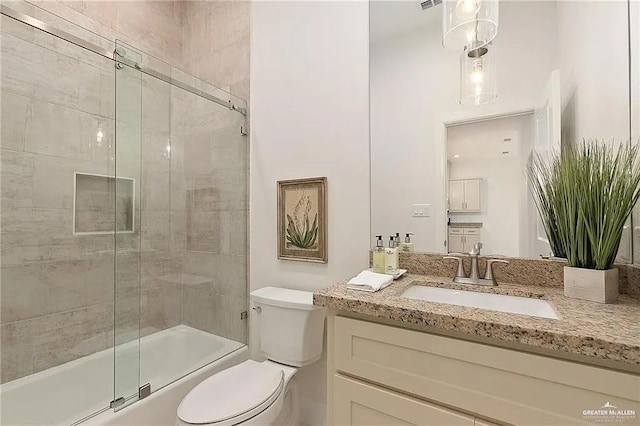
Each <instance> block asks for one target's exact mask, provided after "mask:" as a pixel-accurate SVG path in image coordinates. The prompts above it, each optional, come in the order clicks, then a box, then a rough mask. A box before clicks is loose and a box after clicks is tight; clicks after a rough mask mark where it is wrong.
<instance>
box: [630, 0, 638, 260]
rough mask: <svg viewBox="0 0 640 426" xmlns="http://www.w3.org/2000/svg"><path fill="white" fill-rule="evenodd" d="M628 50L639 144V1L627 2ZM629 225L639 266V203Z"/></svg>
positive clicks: (634, 138) (633, 126)
mask: <svg viewBox="0 0 640 426" xmlns="http://www.w3.org/2000/svg"><path fill="white" fill-rule="evenodd" d="M629 23H630V26H629V40H630V42H631V45H630V49H629V52H630V53H631V58H630V63H629V66H630V70H631V79H630V87H631V141H632V143H635V144H640V2H638V1H631V2H630V3H629ZM631 219H632V225H631V224H630V226H629V233H628V234H630V235H629V240H631V241H630V243H631V245H632V249H633V264H634V265H637V266H640V204H637V205H636V208H635V209H634V211H633V215H632V218H631Z"/></svg>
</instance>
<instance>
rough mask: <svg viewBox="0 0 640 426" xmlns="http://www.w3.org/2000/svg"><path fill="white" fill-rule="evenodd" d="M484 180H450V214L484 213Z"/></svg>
mask: <svg viewBox="0 0 640 426" xmlns="http://www.w3.org/2000/svg"><path fill="white" fill-rule="evenodd" d="M481 182H482V179H451V180H449V212H450V213H479V212H481V211H482V205H481V199H480V187H481V185H480V184H481Z"/></svg>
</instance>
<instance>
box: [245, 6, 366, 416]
mask: <svg viewBox="0 0 640 426" xmlns="http://www.w3.org/2000/svg"><path fill="white" fill-rule="evenodd" d="M252 13H253V16H252V19H253V23H252V49H251V52H252V57H251V100H252V105H251V196H250V201H251V222H250V223H251V225H250V226H251V238H250V244H251V247H250V281H251V289H252V290H253V289H257V288H260V287H264V286H270V285H272V286H283V287H289V288H297V289H304V290H317V289H320V288H322V287H324V286H327V285H329V284H332V283H334V282H337V281H340V280H344V279H348V278H350V277H351V276H353V275H354V274H356V273H357V272H359V271H360V270H362V269H363V268H365V267H366V266H367V265H368V256H369V255H368V251H369V202H370V201H369V120H368V114H369V106H368V46H369V41H368V4H367V3H366V2H255V3H253V11H252ZM314 176H326V177H327V179H328V206H329V212H328V214H329V229H328V242H329V261H328V263H327V264H314V263H304V262H292V261H282V260H278V259H277V256H276V238H277V235H276V230H277V223H276V204H277V202H276V200H277V195H276V182H277V181H278V180H282V179H292V178H303V177H314ZM250 344H251V349H252V355H253V357H254V358H256V359H260V355H259V351H258V348H259V346H258V345H259V339H258V336H257V328H256V323H255V316H252V317H251V338H250ZM323 364H324V361H321V362H318V363H316V364H315V365H313V366H310V367H306V368H304V369H303V371H301V372H300V373H299V374H300V376H299V378H300V379H302V381H303V385H302V386H301V388H302V389H303V398H304V405H303V407H302V412H303V414H304V416H305V418H304V419H303V420H304V421H305V422H306V423H308V424H320V423H322V422H323V421H324V418H325V412H324V410H325V407H324V404H325V390H326V380H325V374H326V373H325V367H324V365H323Z"/></svg>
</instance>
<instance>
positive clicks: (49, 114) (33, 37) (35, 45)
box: [0, 17, 114, 382]
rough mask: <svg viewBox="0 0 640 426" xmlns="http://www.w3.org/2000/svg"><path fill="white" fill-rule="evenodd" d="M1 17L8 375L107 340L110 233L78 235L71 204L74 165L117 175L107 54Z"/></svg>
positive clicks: (0, 157)
mask: <svg viewBox="0 0 640 426" xmlns="http://www.w3.org/2000/svg"><path fill="white" fill-rule="evenodd" d="M1 25H2V80H1V85H2V98H1V107H2V119H3V120H2V139H1V144H0V161H1V165H0V173H1V176H0V180H1V197H2V199H1V216H2V224H1V226H2V235H1V237H0V238H1V239H0V244H1V247H2V253H1V271H0V282H1V284H2V288H1V290H2V298H1V304H0V310H1V315H0V323H1V327H2V329H1V330H0V333H1V336H2V342H0V344H1V347H2V357H1V360H0V362H1V364H0V367H1V379H2V381H3V382H4V381H8V380H12V379H15V378H17V377H20V376H23V375H27V374H29V373H31V372H35V371H39V370H43V369H46V368H49V367H51V366H54V365H57V364H60V363H63V362H66V361H69V360H72V359H75V358H77V357H79V356H83V355H86V354H89V353H92V352H95V351H96V350H100V349H104V348H106V347H108V346H109V344H110V341H109V338H110V329H111V328H112V320H111V318H112V317H113V314H112V312H113V308H112V305H113V297H112V295H113V278H112V277H113V237H112V236H109V235H90V236H89V235H87V236H79V235H73V213H72V207H73V187H74V172H76V171H79V172H86V173H94V174H109V173H112V162H111V161H110V157H111V155H112V154H113V152H112V145H111V147H110V144H111V142H112V141H113V137H114V121H113V95H112V94H113V66H112V64H111V63H110V61H109V60H107V59H101V58H97V57H91V58H89V57H88V55H87V54H86V53H85V52H84V51H83V49H80V48H78V47H75V46H69V45H67V46H65V45H62V44H61V45H58V46H56V48H55V49H53V48H52V43H51V40H50V37H51V36H49V35H47V34H42V33H38V32H36V31H35V30H32V29H29V28H27V27H25V26H24V25H23V24H18V23H16V22H14V21H11V20H10V19H8V18H5V17H2V22H1ZM52 75H56V76H60V78H56V79H52V78H51V76H52ZM98 131H100V132H102V139H101V142H98V141H97V139H98V138H97V133H98Z"/></svg>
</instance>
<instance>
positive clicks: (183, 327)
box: [115, 42, 248, 404]
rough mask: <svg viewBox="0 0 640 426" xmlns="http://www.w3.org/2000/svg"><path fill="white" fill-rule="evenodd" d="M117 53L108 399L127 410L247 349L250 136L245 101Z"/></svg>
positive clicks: (122, 48)
mask: <svg viewBox="0 0 640 426" xmlns="http://www.w3.org/2000/svg"><path fill="white" fill-rule="evenodd" d="M118 55H119V56H117V59H118V61H119V62H120V65H119V66H118V69H117V70H116V82H117V84H116V130H117V136H118V139H117V150H116V151H117V155H116V177H117V178H118V184H119V186H118V187H117V189H116V191H117V192H118V196H117V197H116V210H117V212H118V215H117V216H118V219H119V220H120V222H121V223H128V222H127V220H126V218H127V217H129V216H133V217H134V219H135V220H134V221H133V222H134V225H133V228H131V229H130V230H129V233H125V232H123V231H120V232H118V233H117V234H116V246H117V255H116V301H115V304H116V308H115V313H116V322H115V327H116V332H115V335H116V347H115V362H116V365H115V388H116V395H115V397H116V398H121V397H123V398H124V399H125V401H127V402H128V401H134V400H136V399H138V398H143V397H144V396H146V395H147V394H148V393H149V392H155V391H156V390H158V389H161V388H162V387H164V386H166V385H168V384H170V383H173V382H174V381H176V380H178V379H180V378H181V377H184V376H185V375H187V374H189V373H191V372H193V371H195V370H197V369H199V368H201V367H203V366H205V365H206V364H208V363H210V362H212V361H215V360H217V359H219V358H221V357H223V356H225V355H227V354H229V353H231V352H233V351H235V350H237V349H239V348H241V347H243V346H245V344H246V341H247V320H246V311H247V222H248V220H247V219H248V138H247V137H246V135H245V134H243V129H244V130H246V110H247V105H246V102H244V101H243V100H241V99H239V98H236V97H234V96H232V95H231V94H229V93H228V92H225V91H223V90H220V89H218V88H215V87H213V86H211V85H208V84H206V83H204V82H202V81H200V80H198V79H196V78H194V77H192V76H190V75H187V74H185V73H182V72H180V71H178V70H176V69H175V68H173V67H171V66H169V65H168V64H166V63H164V62H162V61H160V60H158V59H156V58H154V57H151V56H149V55H147V54H146V53H144V52H140V51H138V50H136V49H134V48H132V47H131V46H127V45H125V44H123V43H120V42H119V43H118ZM130 181H133V182H134V185H133V186H134V189H135V191H134V195H135V196H134V197H133V200H134V201H133V203H130V202H128V201H127V197H128V196H129V195H128V194H129V192H128V189H127V187H126V182H130ZM130 205H132V206H133V213H127V212H125V211H124V210H125V209H127V208H128V207H129V206H130ZM123 226H124V225H123ZM136 308H137V309H138V310H136ZM136 355H137V356H136ZM139 389H140V394H139V396H138V390H139ZM119 403H120V404H121V403H122V402H121V401H120V402H119Z"/></svg>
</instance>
